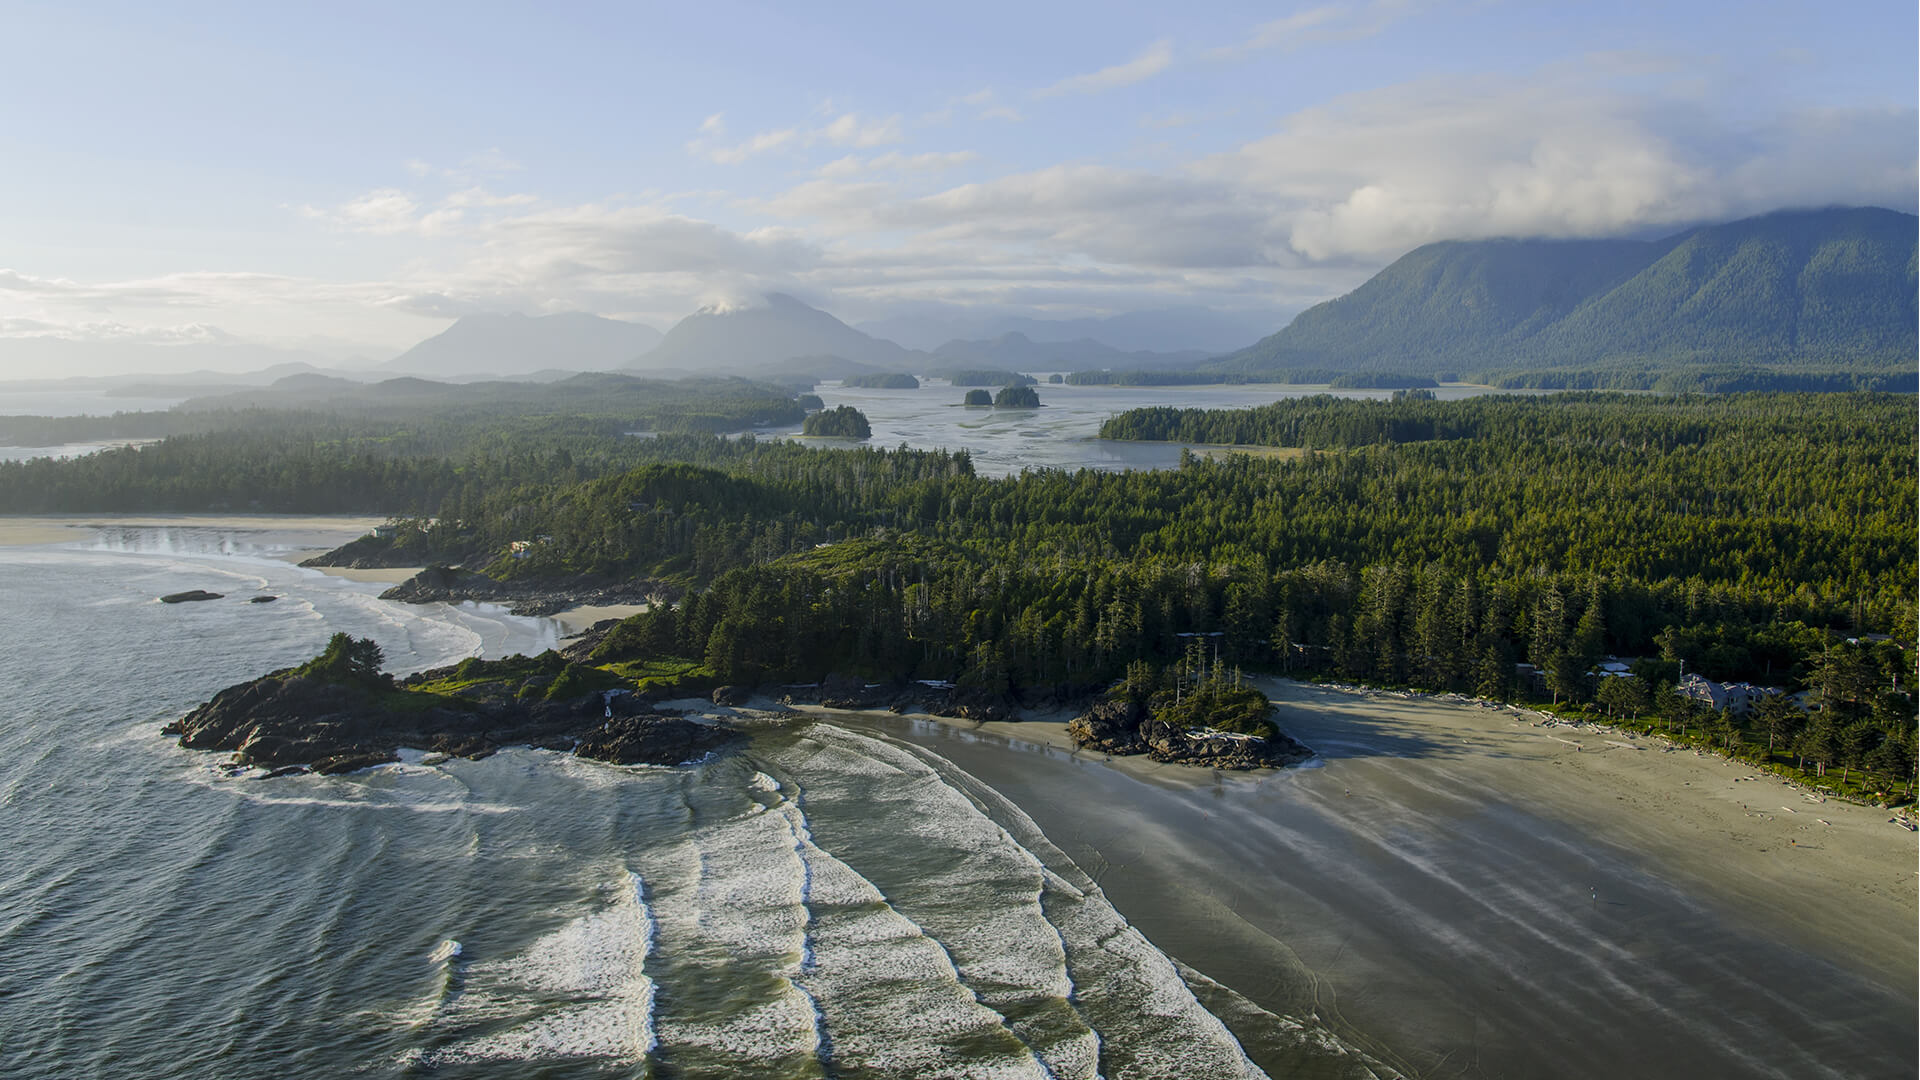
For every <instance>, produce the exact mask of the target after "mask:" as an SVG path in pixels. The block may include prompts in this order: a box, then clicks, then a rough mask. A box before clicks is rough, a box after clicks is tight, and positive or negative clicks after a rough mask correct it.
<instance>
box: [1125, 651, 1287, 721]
mask: <svg viewBox="0 0 1920 1080" xmlns="http://www.w3.org/2000/svg"><path fill="white" fill-rule="evenodd" d="M1133 681H1134V680H1133V677H1132V676H1131V674H1130V675H1129V678H1128V680H1127V684H1128V685H1130V684H1132V682H1133ZM1160 681H1161V682H1162V683H1163V684H1171V685H1165V686H1163V687H1162V689H1160V690H1159V691H1158V692H1156V693H1154V694H1153V696H1152V697H1151V698H1149V699H1148V702H1147V707H1148V710H1149V711H1150V712H1151V713H1152V716H1153V718H1154V719H1155V720H1161V721H1165V722H1166V723H1169V724H1172V725H1174V726H1175V727H1178V728H1180V729H1182V730H1193V729H1196V728H1212V729H1214V730H1216V731H1228V732H1233V733H1234V734H1237V735H1257V736H1259V737H1260V738H1263V739H1271V738H1273V737H1274V736H1275V735H1277V734H1279V729H1278V728H1276V727H1274V724H1273V720H1272V719H1271V717H1272V715H1273V702H1271V701H1269V700H1267V695H1265V694H1263V693H1261V692H1260V691H1259V690H1256V689H1254V688H1253V687H1251V686H1248V685H1246V683H1245V682H1244V681H1243V680H1242V679H1241V678H1240V676H1239V674H1238V673H1237V672H1235V673H1232V674H1229V673H1228V672H1227V671H1226V670H1225V669H1224V668H1222V667H1221V665H1220V664H1219V663H1218V662H1217V661H1216V662H1214V663H1213V664H1212V665H1211V666H1209V665H1208V663H1207V659H1206V654H1205V653H1204V652H1203V651H1202V650H1201V649H1199V648H1198V647H1197V646H1196V647H1191V648H1189V649H1188V650H1187V654H1186V656H1185V658H1184V659H1183V660H1182V661H1181V663H1180V664H1179V665H1178V666H1177V667H1169V668H1167V669H1166V670H1165V671H1164V672H1162V674H1161V678H1160Z"/></svg>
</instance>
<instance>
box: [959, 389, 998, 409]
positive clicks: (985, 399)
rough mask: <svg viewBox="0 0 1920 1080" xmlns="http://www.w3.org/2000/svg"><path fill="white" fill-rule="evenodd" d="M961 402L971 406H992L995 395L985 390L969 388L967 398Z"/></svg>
mask: <svg viewBox="0 0 1920 1080" xmlns="http://www.w3.org/2000/svg"><path fill="white" fill-rule="evenodd" d="M961 404H962V405H965V406H967V407H969V408H975V407H980V408H992V407H993V395H992V394H990V393H988V392H987V391H985V390H969V391H967V398H966V400H965V401H963V402H961Z"/></svg>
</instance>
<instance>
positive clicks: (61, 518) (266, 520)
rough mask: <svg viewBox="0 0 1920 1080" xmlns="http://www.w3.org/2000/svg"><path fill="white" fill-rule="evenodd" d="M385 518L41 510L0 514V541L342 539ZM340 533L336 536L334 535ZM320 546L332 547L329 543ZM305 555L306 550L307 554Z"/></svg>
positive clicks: (11, 544) (20, 543) (21, 543)
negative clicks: (138, 533)
mask: <svg viewBox="0 0 1920 1080" xmlns="http://www.w3.org/2000/svg"><path fill="white" fill-rule="evenodd" d="M385 521H386V518H372V517H327V516H316V515H310V514H42V515H33V516H4V517H0V546H7V547H23V546H28V545H36V544H63V543H72V542H75V541H80V540H86V539H88V538H90V537H92V536H94V535H96V534H97V533H98V532H99V531H100V530H101V529H103V528H117V529H236V530H247V531H254V532H263V533H273V534H277V535H278V534H285V535H289V536H298V537H300V538H302V539H301V540H300V542H303V543H308V544H315V543H329V542H330V546H338V545H339V544H344V543H346V542H347V541H348V540H351V539H353V538H354V537H357V536H363V535H365V534H366V533H367V532H369V531H371V530H372V529H373V527H374V526H375V525H379V524H382V523H383V522H385ZM336 538H337V539H336ZM316 550H320V551H324V550H328V549H327V548H325V547H322V548H317V549H316ZM303 557H304V556H303Z"/></svg>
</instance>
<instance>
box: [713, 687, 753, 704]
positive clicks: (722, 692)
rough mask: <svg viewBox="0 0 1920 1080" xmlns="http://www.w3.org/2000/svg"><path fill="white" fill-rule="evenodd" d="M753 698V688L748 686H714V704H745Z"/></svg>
mask: <svg viewBox="0 0 1920 1080" xmlns="http://www.w3.org/2000/svg"><path fill="white" fill-rule="evenodd" d="M751 700H753V688H752V687H750V686H716V687H714V690H713V703H714V704H715V705H730V706H731V705H745V704H746V703H747V702H749V701H751Z"/></svg>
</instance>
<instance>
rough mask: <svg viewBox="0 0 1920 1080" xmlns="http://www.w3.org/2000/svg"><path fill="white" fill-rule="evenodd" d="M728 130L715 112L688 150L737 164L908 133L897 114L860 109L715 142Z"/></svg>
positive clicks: (878, 142)
mask: <svg viewBox="0 0 1920 1080" xmlns="http://www.w3.org/2000/svg"><path fill="white" fill-rule="evenodd" d="M725 134H726V131H725V128H724V126H723V125H722V123H721V117H720V114H719V113H715V114H713V115H712V116H709V117H707V119H706V122H705V123H703V124H701V125H700V134H699V135H697V136H695V137H694V138H693V139H691V140H689V141H688V142H687V152H688V153H690V154H692V155H694V156H695V157H702V158H705V159H707V160H708V161H711V162H713V163H715V164H717V165H738V164H740V163H741V162H743V161H747V160H749V159H751V158H755V157H759V156H760V155H761V154H766V153H770V152H772V151H775V150H782V149H797V148H802V147H809V146H817V145H820V144H826V145H829V146H851V147H856V148H860V149H866V148H870V147H875V146H885V145H887V144H888V143H897V142H900V141H901V140H902V139H903V138H904V137H905V135H904V133H903V131H902V130H901V126H900V117H898V116H889V117H885V118H883V119H879V120H866V119H862V118H861V116H860V115H859V114H858V113H851V112H849V113H842V114H840V115H839V116H837V117H835V118H834V119H833V120H831V121H828V122H827V123H826V124H823V125H821V126H820V127H816V128H797V127H791V128H780V129H778V130H775V131H763V132H761V133H759V134H758V135H754V136H752V137H751V138H748V139H746V140H745V141H743V142H738V143H734V144H732V145H723V144H720V143H718V142H716V140H717V139H719V138H722V137H724V136H725Z"/></svg>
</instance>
